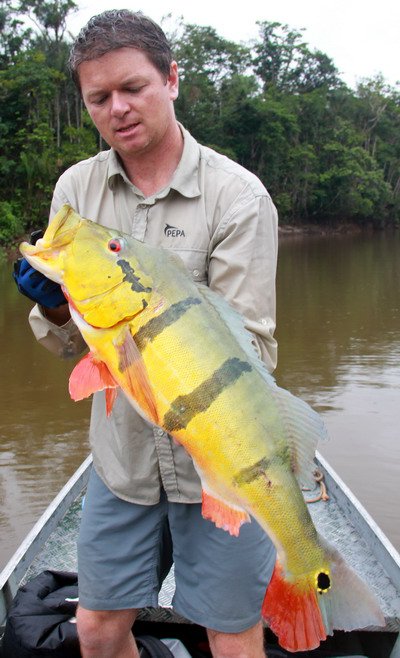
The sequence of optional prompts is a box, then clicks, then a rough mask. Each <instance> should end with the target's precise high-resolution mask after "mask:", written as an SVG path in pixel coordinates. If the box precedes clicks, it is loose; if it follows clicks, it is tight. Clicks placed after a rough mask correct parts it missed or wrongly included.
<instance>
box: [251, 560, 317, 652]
mask: <svg viewBox="0 0 400 658" xmlns="http://www.w3.org/2000/svg"><path fill="white" fill-rule="evenodd" d="M262 617H263V619H264V620H265V621H266V622H267V624H268V626H269V627H270V628H271V630H272V631H273V632H274V633H275V635H277V637H278V639H279V645H280V646H281V647H282V648H283V649H287V650H288V651H310V650H312V649H316V648H317V647H318V646H319V644H320V642H321V641H322V640H325V639H326V635H327V634H326V629H325V625H324V622H323V618H322V615H321V611H320V608H319V605H318V599H317V593H316V591H315V586H314V585H313V584H312V583H310V582H309V580H308V579H307V578H303V579H301V580H300V581H293V582H292V581H289V580H287V579H286V578H285V577H284V572H283V569H282V567H281V565H280V564H279V562H278V561H277V562H276V565H275V569H274V572H273V574H272V578H271V581H270V583H269V585H268V588H267V591H266V594H265V597H264V602H263V606H262Z"/></svg>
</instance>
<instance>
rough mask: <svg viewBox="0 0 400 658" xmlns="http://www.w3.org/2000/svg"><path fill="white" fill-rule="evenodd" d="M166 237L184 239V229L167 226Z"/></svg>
mask: <svg viewBox="0 0 400 658" xmlns="http://www.w3.org/2000/svg"><path fill="white" fill-rule="evenodd" d="M164 235H166V236H167V238H184V237H186V236H185V231H184V230H183V229H182V228H177V227H176V226H170V224H165V229H164Z"/></svg>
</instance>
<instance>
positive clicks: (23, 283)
mask: <svg viewBox="0 0 400 658" xmlns="http://www.w3.org/2000/svg"><path fill="white" fill-rule="evenodd" d="M13 277H14V280H15V283H16V284H17V287H18V290H19V291H20V292H21V293H22V294H23V295H25V296H26V297H29V299H31V300H32V301H33V302H37V303H38V304H40V305H41V306H44V307H45V308H57V307H58V306H61V305H62V304H66V303H67V300H66V299H65V297H64V294H63V292H62V290H61V286H60V285H59V284H58V283H55V282H54V281H51V280H50V279H48V278H47V277H46V276H44V274H42V273H41V272H38V271H37V270H35V269H34V268H33V267H32V265H30V264H29V263H28V261H27V260H26V258H19V259H18V260H17V261H16V262H15V263H14V272H13Z"/></svg>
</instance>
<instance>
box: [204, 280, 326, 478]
mask: <svg viewBox="0 0 400 658" xmlns="http://www.w3.org/2000/svg"><path fill="white" fill-rule="evenodd" d="M198 290H199V292H200V293H201V294H202V295H203V297H204V298H205V299H206V301H207V302H208V303H210V304H212V306H213V307H214V308H215V309H216V310H217V312H218V313H219V315H220V317H221V318H222V319H223V320H224V322H225V324H226V326H227V327H228V329H229V330H230V332H231V333H232V334H233V336H234V337H235V338H236V340H237V342H238V343H239V345H240V347H241V348H242V350H243V351H244V353H245V355H246V357H247V359H248V361H249V363H250V364H251V366H252V367H253V368H255V369H256V370H257V372H259V373H260V374H261V376H262V377H263V379H264V380H265V382H266V384H267V386H268V388H269V391H270V395H271V397H272V399H273V400H274V402H275V404H276V405H277V406H278V408H279V411H280V415H281V418H282V422H283V426H284V435H285V438H286V441H287V445H288V447H289V451H290V459H291V467H292V470H293V473H294V474H295V476H296V478H297V479H298V481H299V483H300V484H301V485H304V486H314V485H315V481H314V478H313V472H314V470H315V463H314V457H315V450H316V447H317V444H318V442H319V441H320V440H325V439H326V438H327V432H326V428H325V426H324V423H323V421H322V419H321V417H320V416H319V414H317V412H316V411H314V409H312V408H311V407H310V405H309V404H307V403H306V402H304V400H301V399H300V398H298V397H296V396H295V395H292V393H290V392H289V391H287V390H285V389H283V388H280V387H279V386H278V385H277V384H276V381H275V378H274V377H273V376H272V375H271V374H270V373H269V372H268V370H267V367H266V365H265V364H264V363H263V361H262V360H261V359H260V357H259V355H258V353H257V350H256V348H255V345H254V342H253V340H254V339H253V337H252V334H251V333H250V331H249V330H248V329H246V326H245V319H244V318H243V316H241V315H240V314H239V313H238V312H237V311H235V309H233V308H232V307H231V306H230V304H229V303H228V302H227V301H226V300H225V299H224V298H223V297H221V296H220V295H218V294H217V293H215V292H214V291H212V290H210V288H207V287H206V286H202V285H199V286H198Z"/></svg>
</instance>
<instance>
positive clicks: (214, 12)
mask: <svg viewBox="0 0 400 658" xmlns="http://www.w3.org/2000/svg"><path fill="white" fill-rule="evenodd" d="M76 2H77V4H78V5H79V11H78V12H76V13H75V14H73V15H71V17H70V19H69V22H68V29H69V30H70V31H71V32H72V33H73V34H74V35H76V34H77V33H78V32H79V30H80V28H81V27H82V26H83V25H84V24H85V23H86V22H87V21H88V20H89V18H90V17H91V16H93V15H94V14H97V13H100V12H101V11H104V10H106V9H118V8H125V7H127V8H129V9H132V10H134V11H137V10H141V11H143V13H145V14H147V15H148V16H150V17H151V18H152V19H153V20H155V21H157V22H160V21H161V19H162V18H163V17H164V16H166V15H167V14H169V13H171V14H172V17H173V18H179V17H181V16H182V17H183V19H184V21H185V22H187V23H195V24H197V25H210V26H212V27H213V28H215V30H216V31H217V33H218V34H219V35H220V36H222V37H224V38H226V39H231V40H232V41H235V42H237V43H239V42H241V41H244V42H248V41H249V40H251V39H252V38H255V37H257V34H258V27H257V25H256V21H263V20H267V21H277V22H279V23H283V24H287V25H289V26H290V28H292V29H296V30H300V29H301V28H305V31H304V32H303V38H304V41H305V42H306V43H307V44H308V46H309V47H310V49H311V50H314V49H316V50H317V49H318V50H322V52H324V53H326V54H327V55H328V56H329V57H331V59H332V60H333V62H334V64H335V66H336V67H337V69H338V70H339V73H340V74H341V77H342V79H343V80H344V81H345V82H346V83H347V84H348V85H349V86H350V87H353V88H354V87H355V86H356V84H357V82H358V81H360V80H362V79H363V78H371V77H373V76H375V75H377V74H379V73H381V74H382V75H383V77H384V78H385V80H386V82H387V83H389V84H390V85H392V86H394V85H395V84H396V82H398V81H400V2H399V0H373V1H372V0H335V1H332V0H330V1H329V2H327V1H326V0H275V2H273V3H271V2H268V1H267V0H262V1H261V0H245V1H244V2H242V1H241V0H237V1H236V2H234V1H232V0H230V2H229V3H228V2H221V1H219V2H218V0H200V1H199V0H198V1H197V2H193V0H192V2H190V3H189V2H188V0H170V1H169V2H168V3H166V2H165V0H146V2H143V0H142V1H141V0H138V2H137V3H136V2H135V3H132V0H120V1H118V0H76Z"/></svg>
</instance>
